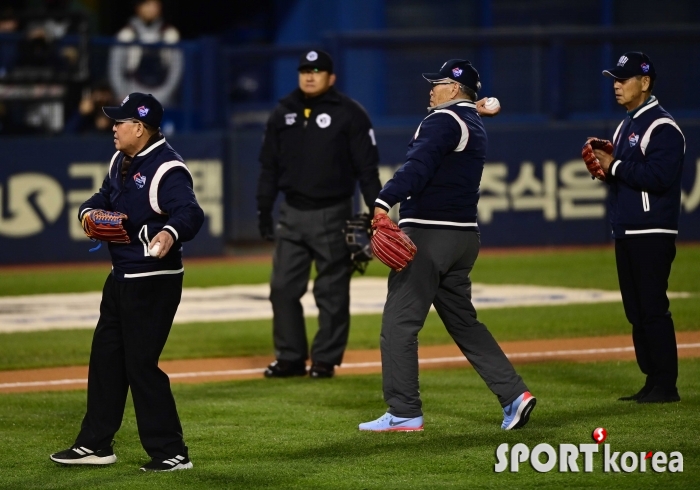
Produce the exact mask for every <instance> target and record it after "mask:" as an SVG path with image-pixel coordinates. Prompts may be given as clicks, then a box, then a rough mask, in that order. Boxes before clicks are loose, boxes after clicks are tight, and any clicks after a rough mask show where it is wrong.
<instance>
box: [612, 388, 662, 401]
mask: <svg viewBox="0 0 700 490" xmlns="http://www.w3.org/2000/svg"><path fill="white" fill-rule="evenodd" d="M653 388H654V386H653V385H649V386H647V385H644V386H643V387H642V389H641V390H639V391H638V392H637V393H635V394H634V395H630V396H621V397H620V398H618V399H617V401H620V402H636V401H637V400H639V399H640V398H642V397H643V396H646V395H648V394H649V392H650V391H651V390H652V389H653Z"/></svg>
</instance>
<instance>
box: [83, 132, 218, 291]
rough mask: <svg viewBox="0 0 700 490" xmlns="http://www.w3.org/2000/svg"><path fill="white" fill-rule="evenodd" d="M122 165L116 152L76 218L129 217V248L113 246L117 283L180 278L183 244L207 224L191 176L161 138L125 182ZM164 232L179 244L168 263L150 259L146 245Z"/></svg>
mask: <svg viewBox="0 0 700 490" xmlns="http://www.w3.org/2000/svg"><path fill="white" fill-rule="evenodd" d="M123 161H124V153H122V152H120V151H118V152H116V153H115V154H114V156H113V157H112V161H111V163H110V164H109V171H108V173H107V177H106V178H105V180H104V182H103V183H102V187H101V188H100V190H99V191H98V192H97V193H96V194H94V195H93V196H92V197H91V198H90V199H88V200H87V201H85V202H84V203H83V204H82V205H81V206H80V211H79V214H78V218H79V219H80V218H82V216H83V215H84V214H85V213H86V212H87V211H89V210H90V209H106V210H108V211H119V212H121V213H124V214H126V215H127V216H128V219H126V220H124V228H125V229H126V231H127V233H128V234H129V238H130V240H131V243H129V244H124V243H110V244H109V252H110V254H111V255H112V266H113V271H112V273H113V274H114V277H115V279H117V280H119V281H123V280H133V279H144V278H149V277H153V276H159V275H164V274H182V273H183V270H184V269H183V267H182V242H187V241H189V240H192V239H193V238H194V237H195V235H196V234H197V232H198V231H199V229H200V228H201V226H202V223H203V222H204V213H203V211H202V209H201V208H200V207H199V204H198V203H197V199H196V198H195V195H194V191H193V189H192V176H191V175H190V171H189V170H188V168H187V166H186V165H185V164H184V163H183V160H182V157H181V156H180V155H178V154H177V152H175V150H173V148H172V147H171V146H170V145H169V144H168V143H166V141H165V139H163V138H161V139H159V140H158V141H155V142H153V143H152V144H149V145H148V146H147V147H146V148H144V149H143V150H141V151H140V152H139V153H138V154H137V155H136V156H135V157H134V158H133V160H132V162H131V165H130V166H129V170H128V172H127V174H126V179H125V180H124V182H122V175H121V168H122V162H123ZM162 230H165V231H167V232H168V233H170V234H171V235H172V236H173V240H175V243H174V244H173V246H172V248H171V249H170V251H169V252H168V254H167V255H166V256H165V257H163V258H162V259H157V258H154V257H151V256H150V255H149V254H148V244H149V243H150V241H151V240H152V239H153V237H154V236H156V235H157V234H158V233H159V232H160V231H162Z"/></svg>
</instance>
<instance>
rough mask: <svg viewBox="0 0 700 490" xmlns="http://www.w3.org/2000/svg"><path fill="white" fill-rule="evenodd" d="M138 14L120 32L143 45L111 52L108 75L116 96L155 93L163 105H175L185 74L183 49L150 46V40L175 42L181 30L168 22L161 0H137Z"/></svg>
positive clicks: (127, 39)
mask: <svg viewBox="0 0 700 490" xmlns="http://www.w3.org/2000/svg"><path fill="white" fill-rule="evenodd" d="M135 5H136V15H135V16H134V17H132V18H131V19H130V20H129V23H128V24H127V25H126V26H125V27H124V28H122V30H120V31H119V32H118V33H117V41H120V42H122V43H134V42H138V43H143V44H144V45H141V46H136V45H132V46H115V47H114V48H112V51H111V52H110V59H109V79H110V82H111V84H112V88H113V89H114V93H115V94H116V95H117V97H123V96H125V95H126V94H129V93H131V92H144V93H150V94H153V96H154V97H155V98H156V99H158V100H159V101H161V102H162V103H163V105H165V106H168V105H172V104H173V102H174V101H175V94H176V91H177V89H178V85H179V83H180V78H181V77H182V68H183V61H182V53H181V52H180V51H179V50H178V49H169V48H156V47H149V46H147V45H148V44H156V43H167V44H175V43H177V42H178V41H179V40H180V33H179V32H178V30H177V29H176V28H174V27H172V26H170V25H168V24H166V23H165V22H164V21H163V19H162V17H161V13H162V3H161V1H160V0H136V2H135Z"/></svg>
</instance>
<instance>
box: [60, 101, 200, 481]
mask: <svg viewBox="0 0 700 490" xmlns="http://www.w3.org/2000/svg"><path fill="white" fill-rule="evenodd" d="M103 111H104V113H105V114H106V115H107V117H109V118H111V119H113V120H114V126H113V130H114V144H115V146H116V148H117V152H116V153H115V154H114V156H113V157H112V161H111V162H110V164H109V170H108V174H107V177H106V178H105V180H104V182H103V183H102V187H101V188H100V190H99V191H98V192H97V193H96V194H95V195H93V196H92V197H91V198H90V199H88V200H87V201H85V203H83V204H82V205H81V206H80V211H79V218H80V219H81V220H82V222H83V226H84V228H85V231H86V234H87V235H88V236H90V237H92V238H95V239H102V240H104V241H107V242H109V252H110V254H111V256H112V270H111V272H110V273H109V275H108V276H107V281H106V282H105V285H104V289H103V292H102V302H101V304H100V319H99V320H98V322H97V327H96V328H95V334H94V337H93V339H92V352H91V354H90V371H89V374H88V392H87V413H86V414H85V417H84V418H83V423H82V426H81V429H80V433H79V434H78V437H77V438H76V440H75V443H74V444H73V445H72V446H71V447H70V448H68V449H66V450H64V451H61V452H58V453H55V454H52V455H51V460H52V461H54V462H56V463H59V464H64V465H105V464H111V463H114V462H116V460H117V457H116V455H115V454H114V451H113V449H112V439H113V437H114V435H115V433H116V432H117V430H119V426H120V425H121V423H122V418H123V416H124V405H125V403H126V395H127V392H128V391H129V390H130V389H131V396H132V398H133V400H134V410H135V412H136V422H137V425H138V430H139V437H140V438H141V444H143V447H144V449H145V450H146V452H147V453H148V455H149V456H150V457H151V461H150V462H148V463H146V464H145V465H144V466H143V467H142V468H141V469H142V470H144V471H172V470H180V469H188V468H192V462H191V461H190V459H189V454H188V452H187V446H185V443H184V440H183V436H182V425H181V424H180V419H179V417H178V414H177V409H176V408H175V400H174V399H173V394H172V392H171V391H170V380H169V379H168V376H167V375H166V374H165V373H164V372H163V371H161V370H160V368H159V367H158V358H159V357H160V353H161V351H162V350H163V347H164V346H165V341H166V340H167V339H168V334H169V333H170V327H171V326H172V322H173V318H174V317H175V312H176V311H177V307H178V305H179V303H180V296H181V295H182V278H183V274H184V268H183V266H182V242H186V241H188V240H192V239H193V238H194V237H195V235H196V234H197V232H198V231H199V229H200V227H201V226H202V223H203V221H204V213H203V212H202V209H201V208H200V207H199V204H197V200H196V198H195V195H194V191H193V190H192V176H191V175H190V172H189V170H188V169H187V166H185V164H184V163H183V160H182V157H181V156H180V155H178V154H177V153H176V152H175V150H173V148H172V147H171V146H170V145H169V144H168V143H166V141H165V138H164V137H163V135H162V134H161V132H160V129H159V126H160V123H161V119H162V117H163V107H162V106H161V105H160V103H159V102H158V101H157V100H156V99H155V98H154V97H153V96H152V95H150V94H141V93H133V94H129V95H128V96H127V97H126V98H125V99H124V101H123V102H122V104H121V106H120V107H104V108H103Z"/></svg>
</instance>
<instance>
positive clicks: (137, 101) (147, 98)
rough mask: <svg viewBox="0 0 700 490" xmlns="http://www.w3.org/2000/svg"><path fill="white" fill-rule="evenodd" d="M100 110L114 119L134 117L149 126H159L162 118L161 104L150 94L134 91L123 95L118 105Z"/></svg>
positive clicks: (121, 119) (120, 119)
mask: <svg viewBox="0 0 700 490" xmlns="http://www.w3.org/2000/svg"><path fill="white" fill-rule="evenodd" d="M102 112H104V113H105V115H106V116H107V117H108V118H110V119H114V120H115V121H123V120H126V119H136V120H138V121H143V122H144V123H146V124H148V125H149V126H151V127H154V128H159V127H160V122H161V121H162V120H163V106H162V105H160V102H158V100H157V99H156V98H155V97H153V96H152V95H151V94H142V93H140V92H134V93H133V94H129V95H127V96H126V97H124V100H122V105H120V106H119V107H103V108H102Z"/></svg>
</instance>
